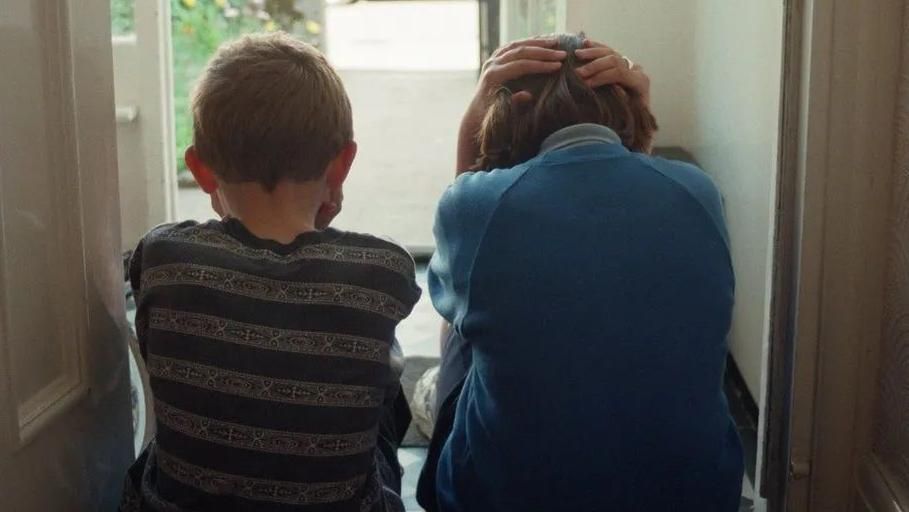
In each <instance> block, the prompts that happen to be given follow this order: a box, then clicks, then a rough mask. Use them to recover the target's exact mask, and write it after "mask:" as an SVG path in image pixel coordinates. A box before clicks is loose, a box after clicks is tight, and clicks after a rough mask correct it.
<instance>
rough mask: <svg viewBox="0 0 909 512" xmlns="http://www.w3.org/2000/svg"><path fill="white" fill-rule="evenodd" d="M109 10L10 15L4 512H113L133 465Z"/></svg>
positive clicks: (13, 0)
mask: <svg viewBox="0 0 909 512" xmlns="http://www.w3.org/2000/svg"><path fill="white" fill-rule="evenodd" d="M73 7H77V9H73ZM107 10H108V4H107V2H105V1H104V0H88V1H86V0H80V1H79V2H76V4H75V5H74V4H72V3H68V2H46V1H44V0H9V1H6V2H4V4H3V8H2V9H0V69H4V70H15V71H16V72H15V73H13V72H9V73H4V77H3V80H0V117H2V119H3V123H0V227H2V231H0V496H3V500H4V506H3V508H4V509H5V510H15V511H19V510H22V511H31V510H35V511H49V510H67V511H69V510H97V509H98V508H99V507H102V506H104V507H109V506H111V505H113V502H114V501H115V499H116V494H117V492H118V487H119V483H120V481H121V479H122V477H123V472H124V470H125V467H126V465H127V464H128V463H129V461H130V454H131V444H130V440H131V432H130V423H129V417H130V413H129V401H128V374H127V366H126V358H125V356H126V344H125V341H124V330H123V329H124V321H123V320H122V319H123V318H124V316H123V300H122V296H121V295H122V294H121V293H120V290H121V289H122V266H121V265H120V264H118V262H117V253H118V249H119V237H118V236H117V230H119V222H118V220H117V219H118V215H117V213H116V212H117V194H116V186H117V185H116V163H115V160H114V156H115V155H114V148H115V137H114V131H113V108H112V105H113V94H112V92H113V90H112V78H111V64H110V58H111V53H110V40H109V36H108V34H109V28H108V27H107V25H106V23H107V20H108V16H107V12H108V11H107ZM112 212H113V214H112ZM118 270H119V281H121V282H120V283H118Z"/></svg>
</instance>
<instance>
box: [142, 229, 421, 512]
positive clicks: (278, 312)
mask: <svg viewBox="0 0 909 512" xmlns="http://www.w3.org/2000/svg"><path fill="white" fill-rule="evenodd" d="M129 277H130V281H131V284H132V286H133V289H134V291H135V294H136V300H137V306H138V309H137V315H136V330H137V334H138V337H139V343H140V346H141V349H142V355H143V357H144V358H145V361H146V365H147V368H148V371H149V374H150V378H151V388H152V394H153V395H154V405H155V414H156V423H157V437H156V440H155V443H154V445H153V446H152V449H151V451H150V453H149V454H148V457H147V460H145V461H144V464H145V466H146V467H145V468H144V477H143V479H142V485H141V491H140V492H141V498H140V497H137V499H136V500H135V501H136V502H144V503H145V504H146V506H143V507H142V509H145V508H151V509H156V510H198V511H202V510H256V511H272V510H273V511H332V512H334V511H380V510H384V506H383V503H382V502H383V500H382V497H381V496H382V480H381V476H380V473H379V472H378V470H377V465H376V457H377V447H376V446H377V433H378V425H379V419H380V415H381V413H382V410H383V406H384V405H386V404H388V403H389V402H390V401H391V400H393V399H394V393H395V392H396V391H397V389H398V379H399V377H400V354H399V352H398V350H397V343H396V341H395V327H396V326H397V325H398V323H399V322H400V321H401V320H402V319H404V318H405V317H406V316H407V315H408V314H409V313H410V311H411V310H412V308H413V306H414V304H415V303H416V301H417V299H418V298H419V296H420V289H419V287H418V286H417V284H416V281H415V277H414V263H413V260H412V259H411V257H410V255H409V254H408V253H407V252H406V251H405V250H404V249H402V248H400V247H398V246H397V245H394V244H392V243H390V242H387V241H384V240H381V239H379V238H376V237H373V236H369V235H362V234H354V233H348V232H343V231H338V230H334V229H328V230H325V231H319V232H309V233H304V234H302V235H300V236H299V237H298V238H297V239H296V240H294V241H293V242H292V243H290V244H279V243H277V242H273V241H269V240H262V239H259V238H257V237H255V236H254V235H252V234H251V233H250V232H249V231H248V230H246V228H245V227H244V226H243V225H242V224H241V223H240V222H239V221H237V220H233V219H228V220H225V221H211V222H208V223H206V224H197V223H195V222H185V223H181V224H177V225H166V226H163V227H160V228H157V229H155V230H153V231H152V232H151V233H149V234H148V235H146V237H145V238H144V239H143V240H142V242H141V243H140V244H139V246H138V248H137V249H136V251H135V253H134V256H133V259H132V262H131V264H130V269H129Z"/></svg>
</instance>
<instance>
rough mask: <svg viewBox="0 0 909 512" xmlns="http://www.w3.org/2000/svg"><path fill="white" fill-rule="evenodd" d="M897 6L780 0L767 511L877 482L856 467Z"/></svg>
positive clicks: (872, 338) (813, 506)
mask: <svg viewBox="0 0 909 512" xmlns="http://www.w3.org/2000/svg"><path fill="white" fill-rule="evenodd" d="M903 4H904V2H902V1H901V0H881V1H879V2H874V3H868V2H862V1H860V0H787V1H786V7H785V13H786V18H785V31H784V38H785V42H784V59H783V65H784V69H783V85H782V87H783V97H782V109H781V120H780V123H781V130H780V156H779V162H780V165H779V183H778V190H779V193H778V198H777V201H778V205H777V206H778V215H777V236H776V240H775V253H774V277H773V285H774V290H773V301H772V309H771V313H772V317H771V348H770V354H771V355H770V369H769V372H770V378H769V379H768V384H767V385H768V390H767V392H768V395H767V396H768V401H767V405H768V408H767V412H766V414H765V419H764V421H765V422H766V423H765V428H766V436H765V439H766V444H765V451H764V459H763V468H762V469H763V476H764V479H763V484H764V485H763V488H762V491H763V492H762V494H763V495H764V496H765V497H766V498H767V500H768V509H769V510H773V511H775V510H792V511H803V510H825V511H826V510H844V509H845V508H848V507H849V505H850V504H854V503H857V501H854V500H856V499H857V497H856V494H857V490H858V489H859V488H862V489H863V492H864V493H866V494H867V493H869V492H871V493H876V492H877V491H878V490H879V489H876V488H874V487H873V486H867V485H866V486H863V485H862V482H864V481H867V478H864V476H867V475H860V474H859V473H858V472H857V471H856V468H858V467H859V463H860V458H861V457H860V456H861V454H862V453H863V452H864V451H865V450H866V448H867V447H868V446H869V445H870V437H871V432H870V427H871V424H870V423H871V422H870V418H871V416H872V412H873V406H874V394H875V391H876V382H877V379H876V375H877V359H878V350H877V347H878V345H879V340H880V336H881V322H882V317H881V309H882V296H883V293H882V292H883V289H884V270H885V268H886V250H887V229H888V217H889V213H890V203H891V193H890V192H891V190H890V183H891V180H892V175H893V155H894V137H895V131H896V130H895V112H896V107H897V89H898V83H899V76H900V64H901V48H900V44H899V41H900V40H901V34H902V26H903V23H902V20H903V15H904V5H903ZM876 497H877V496H876ZM876 497H875V498H876ZM875 498H872V499H875Z"/></svg>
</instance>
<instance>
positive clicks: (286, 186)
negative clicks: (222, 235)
mask: <svg viewBox="0 0 909 512" xmlns="http://www.w3.org/2000/svg"><path fill="white" fill-rule="evenodd" d="M321 196H322V183H320V182H303V183H296V182H282V183H279V184H278V185H277V187H275V189H274V190H272V191H270V192H269V191H266V190H265V188H264V187H262V186H261V185H260V184H258V183H231V184H223V185H222V186H221V197H222V204H223V206H224V210H225V211H224V213H225V215H226V216H229V217H233V218H235V219H237V220H239V221H240V222H242V223H243V225H244V226H245V227H246V229H247V230H249V232H250V233H252V234H253V235H255V236H256V237H258V238H261V239H264V240H273V241H276V242H279V243H282V244H288V243H291V242H293V241H294V240H295V239H296V238H297V237H298V236H300V235H301V234H303V233H306V232H308V231H315V230H316V227H315V225H316V214H317V213H318V212H319V207H320V206H321V204H322V203H321V200H320V198H321ZM225 203H226V204H225Z"/></svg>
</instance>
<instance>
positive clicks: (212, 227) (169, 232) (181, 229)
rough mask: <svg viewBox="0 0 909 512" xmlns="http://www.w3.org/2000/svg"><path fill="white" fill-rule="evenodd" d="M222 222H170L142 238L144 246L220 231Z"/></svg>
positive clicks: (156, 227)
mask: <svg viewBox="0 0 909 512" xmlns="http://www.w3.org/2000/svg"><path fill="white" fill-rule="evenodd" d="M220 224H221V223H220V222H219V221H216V220H210V221H208V222H202V223H200V222H196V221H194V220H185V221H182V222H168V223H166V224H160V225H158V226H155V227H153V228H152V229H150V230H149V231H148V233H146V234H145V236H144V237H142V242H143V243H144V244H146V245H147V244H149V243H152V242H155V241H162V240H172V239H174V238H184V237H187V236H192V235H196V234H198V233H201V232H205V231H220V229H219V226H220Z"/></svg>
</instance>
